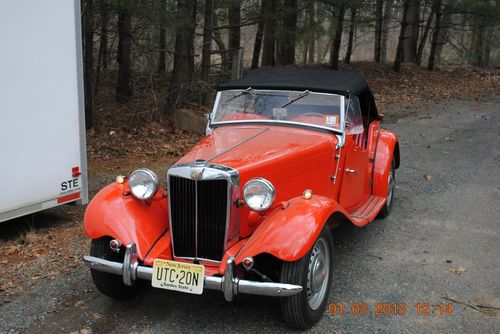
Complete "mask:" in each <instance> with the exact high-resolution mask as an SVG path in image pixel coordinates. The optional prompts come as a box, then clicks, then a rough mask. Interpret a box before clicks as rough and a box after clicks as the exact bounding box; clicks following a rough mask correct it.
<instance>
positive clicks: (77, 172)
mask: <svg viewBox="0 0 500 334" xmlns="http://www.w3.org/2000/svg"><path fill="white" fill-rule="evenodd" d="M71 173H72V175H73V177H79V176H80V175H82V173H80V167H78V166H77V167H73V168H71Z"/></svg>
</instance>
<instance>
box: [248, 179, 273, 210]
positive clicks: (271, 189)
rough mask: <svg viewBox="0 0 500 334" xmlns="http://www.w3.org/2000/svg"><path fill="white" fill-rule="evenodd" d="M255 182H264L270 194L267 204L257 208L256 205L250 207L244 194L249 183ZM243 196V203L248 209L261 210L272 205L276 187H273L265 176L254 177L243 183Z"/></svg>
mask: <svg viewBox="0 0 500 334" xmlns="http://www.w3.org/2000/svg"><path fill="white" fill-rule="evenodd" d="M256 182H259V183H261V184H264V185H265V186H266V187H267V188H268V190H269V192H270V194H271V199H270V200H269V204H268V205H267V206H265V207H258V208H257V207H252V206H251V205H250V204H249V201H248V199H247V196H246V194H245V193H246V189H247V187H248V186H250V185H252V184H253V183H256ZM243 198H244V200H245V205H246V206H247V207H248V208H249V209H250V210H253V211H257V212H263V211H266V210H268V209H269V208H270V207H271V206H272V205H273V203H274V200H275V198H276V189H275V188H274V186H273V184H272V183H271V182H270V181H268V180H266V179H265V178H263V177H255V178H253V179H250V180H248V181H247V183H245V186H244V187H243Z"/></svg>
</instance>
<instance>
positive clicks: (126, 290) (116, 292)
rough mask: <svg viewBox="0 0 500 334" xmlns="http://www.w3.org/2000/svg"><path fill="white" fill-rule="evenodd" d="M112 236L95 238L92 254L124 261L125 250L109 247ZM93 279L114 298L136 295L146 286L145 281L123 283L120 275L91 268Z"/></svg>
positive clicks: (91, 246)
mask: <svg viewBox="0 0 500 334" xmlns="http://www.w3.org/2000/svg"><path fill="white" fill-rule="evenodd" d="M110 241H111V238H109V237H103V238H99V239H93V240H92V243H91V244H90V255H91V256H95V257H98V258H101V259H104V260H108V261H115V262H120V263H123V258H124V251H123V250H122V251H121V252H120V253H116V252H114V251H112V250H111V248H110V247H109V242H110ZM90 273H91V274H92V279H93V281H94V284H95V286H96V287H97V289H98V290H99V291H100V292H101V293H102V294H104V295H106V296H108V297H111V298H114V299H127V298H131V297H134V296H135V295H137V293H139V291H140V290H142V288H143V287H144V282H143V281H137V282H135V285H133V286H128V285H125V284H123V278H122V276H119V275H114V274H109V273H105V272H102V271H99V270H94V269H90Z"/></svg>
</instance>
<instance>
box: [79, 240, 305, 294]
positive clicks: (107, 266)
mask: <svg viewBox="0 0 500 334" xmlns="http://www.w3.org/2000/svg"><path fill="white" fill-rule="evenodd" d="M83 260H84V262H85V264H86V265H87V266H88V267H90V268H91V269H94V270H98V271H103V272H106V273H110V274H115V275H120V276H122V277H123V283H124V284H125V285H129V286H130V285H133V284H134V282H135V281H136V280H138V279H142V280H149V281H151V279H152V276H153V268H152V267H145V266H140V265H139V262H138V259H137V247H136V245H135V243H130V244H128V245H127V247H126V250H125V258H124V260H123V263H120V262H115V261H108V260H104V259H101V258H98V257H94V256H84V257H83ZM234 268H235V263H234V258H233V257H230V258H228V260H227V262H226V270H225V272H224V276H222V277H214V276H212V277H204V281H203V283H204V286H203V288H204V289H210V290H218V291H221V292H222V293H223V294H224V298H225V299H226V301H228V302H230V301H232V300H233V297H234V296H235V295H238V294H250V295H261V296H272V297H288V296H293V295H295V294H298V293H299V292H301V291H302V286H300V285H294V284H286V283H273V282H256V281H248V280H243V279H239V278H238V277H235V276H234V272H235V271H234Z"/></svg>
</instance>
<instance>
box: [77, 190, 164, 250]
mask: <svg viewBox="0 0 500 334" xmlns="http://www.w3.org/2000/svg"><path fill="white" fill-rule="evenodd" d="M165 193H166V192H165V190H164V189H161V188H160V189H159V190H158V193H157V194H156V195H155V196H154V197H153V198H152V199H150V200H149V201H147V203H146V202H144V201H140V200H138V199H137V198H135V197H134V196H133V195H132V194H130V188H129V186H128V183H127V182H125V183H123V184H118V183H112V184H110V185H108V186H106V187H105V188H103V189H102V190H101V191H99V192H98V193H97V195H96V196H95V197H94V198H93V199H92V201H91V202H90V203H89V205H88V207H87V210H86V211H85V217H84V219H83V229H84V231H85V234H86V235H87V236H88V237H89V238H92V239H96V238H100V237H104V236H109V237H112V238H116V239H119V240H120V241H121V242H122V244H124V245H127V244H128V243H131V242H135V243H136V245H137V255H138V256H139V258H140V259H141V260H142V259H143V258H144V256H145V255H146V254H147V252H148V251H149V250H150V249H151V247H152V246H153V244H154V243H155V241H156V240H157V239H158V238H159V237H160V235H161V234H162V233H163V232H164V231H165V230H166V229H167V228H168V222H169V219H168V201H167V199H166V198H164V197H163V196H164V194H165Z"/></svg>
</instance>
